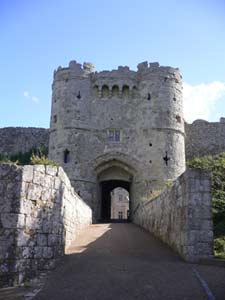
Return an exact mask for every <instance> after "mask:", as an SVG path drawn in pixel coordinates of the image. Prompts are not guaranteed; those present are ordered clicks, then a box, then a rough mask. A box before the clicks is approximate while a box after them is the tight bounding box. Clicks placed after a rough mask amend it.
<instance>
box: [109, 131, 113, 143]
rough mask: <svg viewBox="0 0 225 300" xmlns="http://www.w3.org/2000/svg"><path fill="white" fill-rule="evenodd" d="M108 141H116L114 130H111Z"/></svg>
mask: <svg viewBox="0 0 225 300" xmlns="http://www.w3.org/2000/svg"><path fill="white" fill-rule="evenodd" d="M108 141H109V142H113V141H114V130H113V129H110V130H109V133H108Z"/></svg>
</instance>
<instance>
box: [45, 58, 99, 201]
mask: <svg viewBox="0 0 225 300" xmlns="http://www.w3.org/2000/svg"><path fill="white" fill-rule="evenodd" d="M93 68H94V67H93V65H92V64H89V63H84V64H83V66H82V65H81V64H78V63H77V62H76V61H71V62H70V64H69V67H67V68H61V67H59V68H58V69H57V71H55V72H54V81H53V85H52V111H51V121H50V140H49V157H50V159H52V160H54V161H56V162H58V163H59V164H60V165H61V166H62V167H63V169H64V170H65V171H66V173H67V174H68V176H69V178H70V180H71V183H72V184H73V186H74V188H75V189H76V192H77V193H78V194H82V196H84V193H86V195H85V196H86V201H87V202H88V201H91V196H88V195H87V192H86V191H87V190H88V188H87V187H86V186H84V185H85V181H86V182H87V184H88V182H89V181H90V184H91V178H90V174H89V168H88V167H87V166H86V165H85V162H87V159H85V157H86V158H87V157H88V152H89V146H88V143H89V140H90V134H91V133H90V131H92V128H91V126H90V114H91V107H90V103H91V97H90V92H91V89H90V80H89V75H90V73H92V71H93ZM83 179H85V180H83Z"/></svg>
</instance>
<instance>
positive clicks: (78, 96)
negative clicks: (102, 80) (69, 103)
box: [77, 91, 81, 100]
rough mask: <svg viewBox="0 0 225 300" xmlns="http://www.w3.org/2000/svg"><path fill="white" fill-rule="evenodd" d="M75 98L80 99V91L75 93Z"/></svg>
mask: <svg viewBox="0 0 225 300" xmlns="http://www.w3.org/2000/svg"><path fill="white" fill-rule="evenodd" d="M77 99H79V100H80V99H81V94H80V91H79V92H78V94H77Z"/></svg>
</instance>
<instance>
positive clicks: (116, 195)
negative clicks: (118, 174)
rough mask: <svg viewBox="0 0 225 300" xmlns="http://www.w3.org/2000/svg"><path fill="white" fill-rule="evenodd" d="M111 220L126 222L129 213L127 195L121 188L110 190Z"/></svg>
mask: <svg viewBox="0 0 225 300" xmlns="http://www.w3.org/2000/svg"><path fill="white" fill-rule="evenodd" d="M110 196H111V217H110V218H111V220H123V221H124V220H128V219H129V213H130V207H129V206H130V205H129V193H128V191H127V190H125V189H124V188H121V187H117V188H115V189H114V190H112V192H111V194H110Z"/></svg>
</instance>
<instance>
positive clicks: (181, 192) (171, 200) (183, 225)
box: [133, 169, 213, 261]
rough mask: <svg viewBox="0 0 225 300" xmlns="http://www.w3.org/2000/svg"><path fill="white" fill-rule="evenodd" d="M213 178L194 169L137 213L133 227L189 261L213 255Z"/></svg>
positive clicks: (145, 204) (138, 209)
mask: <svg viewBox="0 0 225 300" xmlns="http://www.w3.org/2000/svg"><path fill="white" fill-rule="evenodd" d="M210 190H211V178H210V175H209V173H207V172H205V171H202V170H199V169H192V170H187V171H186V172H185V173H184V174H183V175H181V176H180V177H179V178H178V179H177V180H176V182H175V184H174V185H173V186H172V188H170V189H167V190H165V191H164V192H163V193H162V194H160V195H159V196H158V197H156V198H153V199H151V200H149V201H147V202H145V203H143V204H141V205H139V207H138V208H137V209H136V211H135V213H134V216H133V220H134V223H136V224H138V225H140V226H141V227H144V228H145V229H146V230H148V231H150V232H151V233H153V234H154V235H156V236H157V237H159V238H160V239H161V240H163V241H164V242H166V243H167V244H169V245H170V246H171V247H172V248H173V249H174V250H175V251H177V252H178V253H179V254H180V255H181V256H182V257H183V258H184V259H186V260H187V261H198V260H199V259H202V258H208V257H211V256H212V255H213V231H212V230H213V224H212V200H211V191H210Z"/></svg>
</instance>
